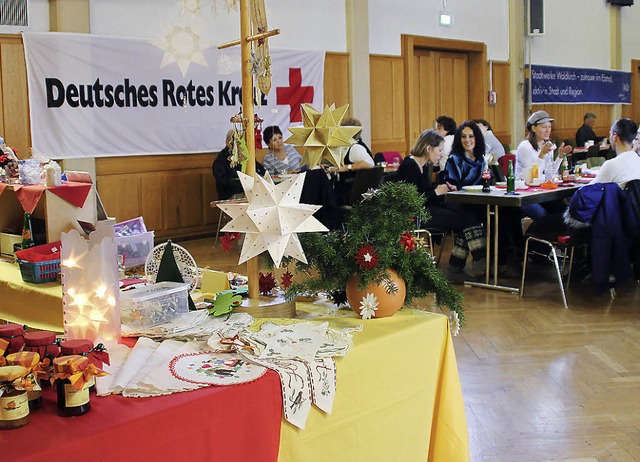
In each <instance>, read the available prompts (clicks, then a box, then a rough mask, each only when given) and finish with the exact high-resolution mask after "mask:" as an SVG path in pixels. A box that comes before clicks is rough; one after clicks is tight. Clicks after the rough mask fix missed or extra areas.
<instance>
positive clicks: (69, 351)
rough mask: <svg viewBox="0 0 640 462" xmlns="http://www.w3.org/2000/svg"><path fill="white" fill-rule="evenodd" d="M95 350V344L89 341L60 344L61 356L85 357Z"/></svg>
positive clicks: (77, 340)
mask: <svg viewBox="0 0 640 462" xmlns="http://www.w3.org/2000/svg"><path fill="white" fill-rule="evenodd" d="M92 348H93V342H92V341H91V340H87V339H76V340H63V341H62V342H61V343H60V352H61V354H63V355H65V356H67V355H83V354H86V353H89V351H91V349H92Z"/></svg>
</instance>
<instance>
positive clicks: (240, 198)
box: [210, 194, 247, 245]
mask: <svg viewBox="0 0 640 462" xmlns="http://www.w3.org/2000/svg"><path fill="white" fill-rule="evenodd" d="M246 201H247V199H246V198H245V195H244V194H234V195H233V196H232V198H231V199H228V200H223V201H212V202H211V204H210V205H211V207H217V206H218V204H226V203H229V202H231V203H237V202H246ZM218 213H219V215H218V227H217V228H216V239H215V241H214V243H213V245H218V237H219V236H220V230H221V229H222V220H223V219H226V220H227V221H230V219H229V218H228V217H227V218H224V217H226V214H225V213H224V212H223V211H222V210H218ZM225 224H226V222H225Z"/></svg>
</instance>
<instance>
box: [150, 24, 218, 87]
mask: <svg viewBox="0 0 640 462" xmlns="http://www.w3.org/2000/svg"><path fill="white" fill-rule="evenodd" d="M162 28H163V29H164V31H165V36H164V37H162V38H161V39H160V40H155V41H154V42H153V44H154V45H156V46H157V47H159V48H161V49H163V50H164V55H163V56H162V62H161V63H160V67H165V66H168V65H169V64H173V63H176V62H177V63H178V67H179V68H180V72H181V73H182V76H183V77H184V76H185V75H186V74H187V71H188V70H189V66H190V65H191V63H196V64H200V65H202V66H204V67H209V64H208V63H207V60H206V59H205V57H204V54H202V50H205V49H207V48H208V47H209V46H210V44H208V43H205V40H204V39H203V38H202V36H201V34H200V29H199V27H198V26H196V25H186V26H180V25H173V26H167V25H165V24H163V25H162Z"/></svg>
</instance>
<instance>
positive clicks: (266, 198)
mask: <svg viewBox="0 0 640 462" xmlns="http://www.w3.org/2000/svg"><path fill="white" fill-rule="evenodd" d="M305 175H306V174H305V173H301V174H299V175H296V176H295V177H291V178H288V179H286V180H285V181H283V182H282V183H280V184H277V185H276V184H274V183H273V180H272V179H271V177H270V176H269V173H267V174H266V175H265V177H264V178H262V177H260V176H258V177H256V179H255V180H254V178H253V177H251V176H249V175H245V174H244V173H238V176H239V178H240V182H241V183H242V188H243V189H244V192H245V194H246V196H247V200H248V203H239V204H231V203H229V204H219V205H218V206H219V207H220V209H222V210H223V211H224V212H225V213H226V214H227V215H229V216H230V217H231V218H232V220H231V221H230V222H229V223H228V224H227V225H226V226H225V227H224V228H222V231H235V232H238V233H245V234H246V235H247V236H246V238H245V240H244V244H243V246H242V251H241V252H240V261H239V262H238V264H241V263H244V262H245V261H247V260H249V259H251V258H253V257H256V256H258V255H260V254H261V253H262V252H264V251H265V250H266V251H268V252H269V254H270V255H271V258H272V259H273V262H274V264H275V265H276V267H279V266H280V262H281V261H282V258H283V257H285V256H287V257H292V258H295V259H296V260H300V261H301V262H303V263H306V262H307V259H306V257H305V255H304V252H303V250H302V246H301V245H300V240H299V239H298V235H297V234H296V233H309V232H315V231H328V229H327V228H326V227H325V226H324V225H323V224H322V223H320V222H319V221H318V220H317V219H315V218H314V217H313V214H314V213H315V212H316V211H317V210H318V209H320V208H321V207H322V206H320V205H309V204H301V203H300V195H301V194H302V186H303V185H304V178H305Z"/></svg>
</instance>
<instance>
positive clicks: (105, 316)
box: [60, 223, 120, 342]
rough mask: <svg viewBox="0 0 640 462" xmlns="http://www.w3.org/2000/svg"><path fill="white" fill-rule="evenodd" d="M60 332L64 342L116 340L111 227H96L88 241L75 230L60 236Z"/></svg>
mask: <svg viewBox="0 0 640 462" xmlns="http://www.w3.org/2000/svg"><path fill="white" fill-rule="evenodd" d="M60 240H61V241H62V249H61V251H60V266H61V270H62V306H63V318H64V332H65V335H66V337H67V338H68V339H89V340H91V341H93V342H96V341H97V340H101V341H106V340H119V339H120V307H119V305H118V298H119V294H120V290H119V287H118V282H119V278H118V261H117V256H118V249H117V245H116V243H115V240H114V232H113V226H111V225H109V224H106V223H98V226H97V229H96V231H94V232H92V233H91V235H90V236H89V241H87V240H86V239H85V238H84V237H82V236H81V235H80V234H79V233H78V232H77V231H76V230H75V229H74V230H71V231H69V232H68V233H62V234H61V236H60Z"/></svg>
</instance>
